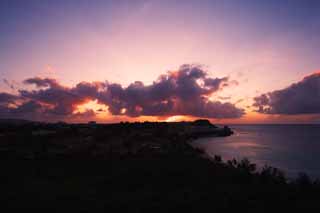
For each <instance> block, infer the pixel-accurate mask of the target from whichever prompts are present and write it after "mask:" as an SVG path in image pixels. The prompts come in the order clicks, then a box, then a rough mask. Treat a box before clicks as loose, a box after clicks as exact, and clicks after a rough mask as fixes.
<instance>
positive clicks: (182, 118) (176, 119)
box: [165, 115, 192, 122]
mask: <svg viewBox="0 0 320 213" xmlns="http://www.w3.org/2000/svg"><path fill="white" fill-rule="evenodd" d="M188 120H192V118H190V117H188V116H184V115H174V116H170V117H169V118H167V119H166V120H165V121H166V122H179V121H188Z"/></svg>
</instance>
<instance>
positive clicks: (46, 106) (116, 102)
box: [0, 65, 244, 119]
mask: <svg viewBox="0 0 320 213" xmlns="http://www.w3.org/2000/svg"><path fill="white" fill-rule="evenodd" d="M24 83H25V84H27V85H35V89H24V90H19V95H16V96H14V95H11V94H7V93H5V94H4V93H3V94H2V93H0V103H5V104H2V106H3V109H0V110H2V111H3V112H6V115H7V116H10V115H12V116H17V115H20V116H21V115H27V114H32V118H34V117H37V118H39V117H41V116H42V118H43V119H51V118H59V119H66V118H71V117H72V116H73V117H75V116H78V117H79V116H80V115H79V112H77V113H75V111H76V109H77V106H78V105H81V104H84V103H86V102H88V101H90V100H97V102H98V103H99V104H104V105H107V106H108V110H109V112H110V113H111V114H112V115H126V116H129V117H138V116H172V115H189V116H195V117H206V118H238V117H241V116H242V115H243V114H244V110H243V109H240V108H237V107H236V106H235V105H234V104H232V103H221V102H219V101H211V100H209V97H210V96H211V95H212V94H214V93H217V92H218V91H219V90H221V89H223V88H224V87H228V86H229V85H233V84H234V81H229V78H228V77H223V78H211V77H209V76H208V74H207V72H206V71H205V70H203V69H202V68H201V67H200V66H194V65H182V66H181V67H180V68H179V69H178V70H177V71H169V72H167V73H166V74H163V75H160V76H159V78H158V79H157V80H156V81H154V82H153V83H152V84H150V85H144V83H143V82H141V81H135V82H133V83H131V84H130V85H129V86H127V87H123V86H122V85H120V84H116V83H110V82H80V83H78V84H77V85H76V86H74V87H66V86H63V85H61V84H60V83H59V82H58V81H57V80H56V79H52V78H40V77H35V78H29V79H26V80H25V81H24ZM9 103H11V104H9ZM92 114H93V112H92V111H90V112H84V113H83V115H90V116H92Z"/></svg>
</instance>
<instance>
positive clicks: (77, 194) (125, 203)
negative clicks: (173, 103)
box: [0, 123, 320, 212]
mask: <svg viewBox="0 0 320 213" xmlns="http://www.w3.org/2000/svg"><path fill="white" fill-rule="evenodd" d="M188 125H190V123H170V124H167V123H135V124H130V123H121V124H116V125H115V124H113V125H108V126H105V125H98V124H94V125H67V124H63V125H61V124H60V125H59V126H49V127H48V126H36V127H35V126H24V127H20V128H19V132H20V134H18V135H17V134H16V133H15V134H13V133H12V132H11V131H10V128H9V129H8V127H5V128H7V131H6V132H5V133H3V129H2V134H3V136H1V137H2V138H4V139H7V138H10V139H11V140H10V143H5V141H4V142H3V143H1V147H0V152H1V155H0V156H1V161H0V162H1V164H2V165H1V166H2V172H1V173H0V182H1V183H5V184H2V193H1V195H0V201H2V202H4V203H6V204H7V205H6V206H7V208H8V209H9V210H10V211H13V210H24V211H25V210H30V211H33V212H38V211H42V212H43V211H54V212H57V211H60V212H66V211H71V210H73V211H77V212H80V211H82V212H83V211H84V212H105V211H108V212H110V211H111V212H119V211H121V212H129V211H130V212H150V211H155V212H176V211H183V212H199V211H206V210H208V209H211V210H216V211H220V212H221V211H238V210H239V209H241V210H244V211H246V212H257V211H259V212H270V211H272V210H274V207H275V205H277V208H283V209H286V210H292V211H294V210H306V206H305V205H301V204H303V203H305V202H308V206H307V209H308V210H310V209H312V210H319V208H320V207H319V205H318V200H319V192H320V184H319V182H315V181H313V180H311V179H309V178H308V177H307V176H301V177H300V178H299V179H296V180H294V181H288V180H287V179H286V177H285V176H284V175H283V174H282V173H281V172H280V171H279V170H277V169H275V168H272V167H267V168H264V169H263V170H262V171H257V170H256V166H255V165H254V164H252V163H251V162H249V161H248V160H245V159H244V160H241V161H227V162H224V161H222V159H221V157H219V156H215V157H214V158H211V159H206V158H204V157H203V156H201V155H202V154H203V151H201V150H198V149H195V148H194V147H192V146H191V144H190V143H189V141H191V140H194V138H195V135H192V134H191V135H190V134H185V133H186V132H185V131H186V130H187V129H188V128H189V127H188ZM210 128H211V127H210ZM200 129H202V128H200ZM30 130H32V131H30ZM16 131H18V130H16ZM201 135H203V134H201ZM198 137H200V135H198ZM26 141H27V142H28V143H26ZM26 159H28V160H26ZM56 198H59V199H56ZM80 201H81V202H80Z"/></svg>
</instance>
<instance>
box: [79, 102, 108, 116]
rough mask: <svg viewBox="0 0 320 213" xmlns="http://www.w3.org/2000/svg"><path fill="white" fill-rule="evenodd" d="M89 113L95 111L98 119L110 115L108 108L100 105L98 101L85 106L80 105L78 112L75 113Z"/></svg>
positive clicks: (87, 103)
mask: <svg viewBox="0 0 320 213" xmlns="http://www.w3.org/2000/svg"><path fill="white" fill-rule="evenodd" d="M88 111H93V112H94V113H95V115H96V116H97V117H101V118H103V117H105V116H108V115H110V113H109V111H108V106H106V105H104V104H100V103H98V100H90V101H88V102H86V103H84V104H80V105H78V106H77V107H76V110H75V111H74V112H73V113H74V114H77V113H80V114H81V113H85V112H88Z"/></svg>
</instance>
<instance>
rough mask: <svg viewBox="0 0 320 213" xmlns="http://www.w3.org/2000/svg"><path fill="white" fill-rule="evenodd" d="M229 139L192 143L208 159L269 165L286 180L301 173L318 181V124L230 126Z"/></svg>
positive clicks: (204, 140)
mask: <svg viewBox="0 0 320 213" xmlns="http://www.w3.org/2000/svg"><path fill="white" fill-rule="evenodd" d="M230 127H231V128H232V129H233V131H234V132H235V134H234V135H232V136H229V137H218V138H217V137H211V138H210V137H208V138H201V139H198V140H196V141H194V142H193V145H194V146H196V147H199V148H201V149H203V150H205V152H206V153H207V154H209V155H210V156H214V155H220V156H221V157H222V159H223V160H229V159H232V158H235V159H238V160H239V159H242V158H245V157H246V158H248V159H249V160H250V161H252V162H253V163H256V164H257V166H258V167H260V168H261V167H262V166H264V165H269V166H272V167H277V168H279V169H280V170H282V171H284V172H285V174H286V175H287V176H288V177H296V176H297V175H298V174H299V173H301V172H303V173H306V174H308V175H309V176H311V177H313V178H320V125H230Z"/></svg>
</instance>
